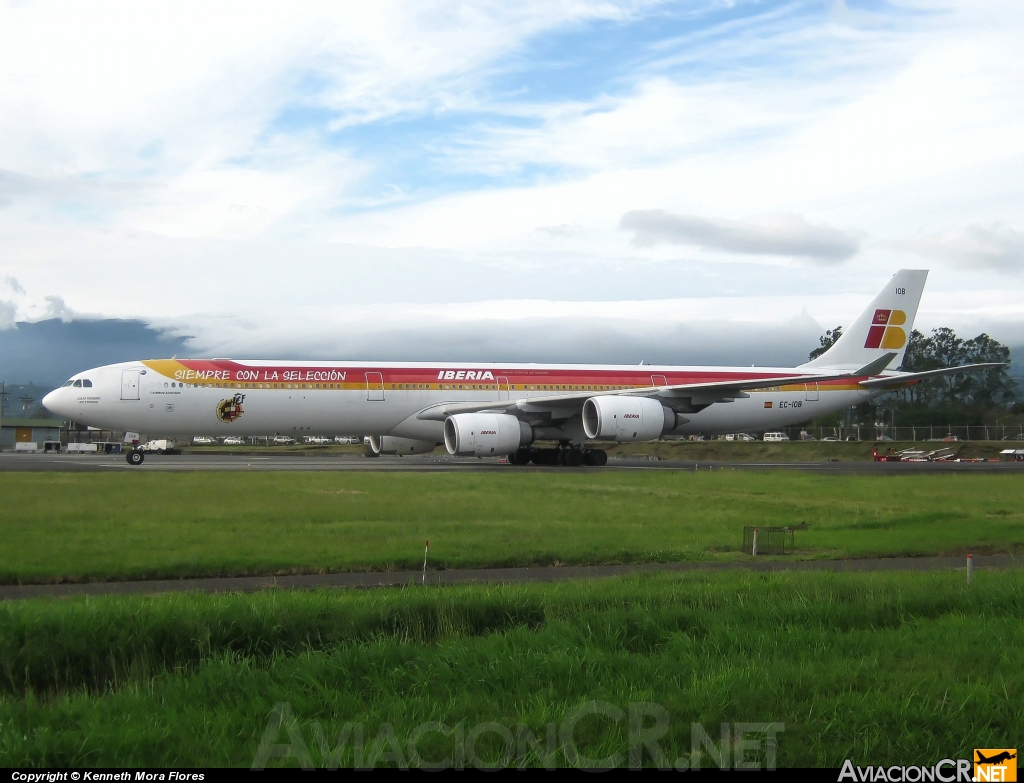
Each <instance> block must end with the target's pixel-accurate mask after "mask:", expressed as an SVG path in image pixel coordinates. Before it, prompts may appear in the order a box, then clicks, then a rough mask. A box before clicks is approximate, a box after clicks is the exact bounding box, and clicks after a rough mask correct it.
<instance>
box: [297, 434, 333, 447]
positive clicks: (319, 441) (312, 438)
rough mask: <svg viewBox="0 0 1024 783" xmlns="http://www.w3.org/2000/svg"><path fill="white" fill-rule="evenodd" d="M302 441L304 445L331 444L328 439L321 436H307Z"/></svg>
mask: <svg viewBox="0 0 1024 783" xmlns="http://www.w3.org/2000/svg"><path fill="white" fill-rule="evenodd" d="M303 440H304V441H306V443H315V444H316V445H318V446H322V445H324V444H325V443H330V442H331V439H330V438H326V437H324V436H323V435H307V436H306V437H304V438H303Z"/></svg>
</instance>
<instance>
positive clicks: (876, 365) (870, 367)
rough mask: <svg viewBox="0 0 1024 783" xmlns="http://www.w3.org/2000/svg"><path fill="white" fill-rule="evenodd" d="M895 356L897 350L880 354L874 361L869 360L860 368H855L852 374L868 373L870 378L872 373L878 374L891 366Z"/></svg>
mask: <svg viewBox="0 0 1024 783" xmlns="http://www.w3.org/2000/svg"><path fill="white" fill-rule="evenodd" d="M895 358H896V352H895V351H892V352H890V353H887V354H884V355H882V356H879V357H878V358H877V359H875V360H874V361H873V362H868V363H867V364H865V365H864V366H863V367H861V368H860V369H859V370H854V371H853V373H851V374H852V375H855V376H860V375H866V376H868V377H869V378H870V377H871V376H872V375H878V374H879V373H880V372H882V371H883V370H884V369H885V368H886V367H888V366H889V363H890V362H891V361H892V360H893V359H895Z"/></svg>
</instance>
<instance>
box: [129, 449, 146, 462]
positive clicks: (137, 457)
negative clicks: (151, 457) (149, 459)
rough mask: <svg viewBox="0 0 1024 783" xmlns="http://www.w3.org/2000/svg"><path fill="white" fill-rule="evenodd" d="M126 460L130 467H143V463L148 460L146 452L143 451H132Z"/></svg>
mask: <svg viewBox="0 0 1024 783" xmlns="http://www.w3.org/2000/svg"><path fill="white" fill-rule="evenodd" d="M124 459H125V462H127V463H128V464H129V465H141V464H142V461H143V460H144V459H146V452H144V451H143V450H142V449H132V450H131V451H129V452H128V454H127V455H125V458H124Z"/></svg>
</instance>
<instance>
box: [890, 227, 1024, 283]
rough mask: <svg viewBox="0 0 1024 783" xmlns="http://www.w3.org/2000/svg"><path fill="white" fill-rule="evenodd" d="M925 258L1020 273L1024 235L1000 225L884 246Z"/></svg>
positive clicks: (965, 228)
mask: <svg viewBox="0 0 1024 783" xmlns="http://www.w3.org/2000/svg"><path fill="white" fill-rule="evenodd" d="M888 244H889V245H890V246H891V247H894V248H897V249H899V250H907V251H910V252H912V253H917V254H918V255H921V256H924V257H926V258H937V259H941V260H943V261H948V262H950V263H953V264H955V265H957V266H959V267H963V268H965V269H994V270H997V271H1000V272H1021V271H1024V232H1022V231H1017V230H1015V229H1013V228H1010V227H1009V226H1005V225H1002V224H1000V223H993V224H992V225H990V226H982V225H978V224H972V225H969V226H966V227H964V228H962V229H959V230H956V231H949V232H946V233H944V234H932V235H930V236H926V237H922V238H921V239H912V240H898V241H895V242H889V243H888Z"/></svg>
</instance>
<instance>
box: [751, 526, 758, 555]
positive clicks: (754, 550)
mask: <svg viewBox="0 0 1024 783" xmlns="http://www.w3.org/2000/svg"><path fill="white" fill-rule="evenodd" d="M750 554H752V555H753V556H754V557H757V528H756V527H755V528H754V545H753V546H752V547H751V548H750Z"/></svg>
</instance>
